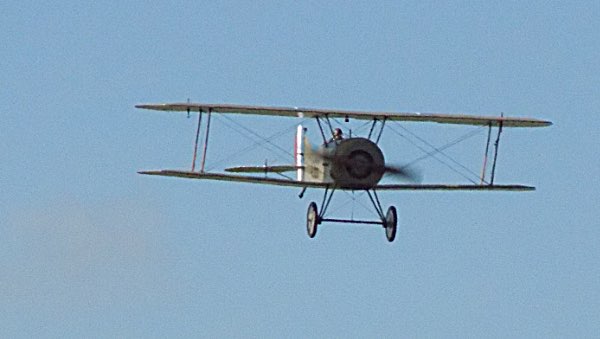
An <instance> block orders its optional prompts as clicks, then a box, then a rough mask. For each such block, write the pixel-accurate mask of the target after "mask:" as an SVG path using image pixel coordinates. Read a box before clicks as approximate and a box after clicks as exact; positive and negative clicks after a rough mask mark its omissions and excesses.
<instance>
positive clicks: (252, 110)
mask: <svg viewBox="0 0 600 339" xmlns="http://www.w3.org/2000/svg"><path fill="white" fill-rule="evenodd" d="M135 107H137V108H143V109H151V110H158V111H179V112H187V111H190V112H198V111H204V112H206V111H208V110H211V111H212V112H218V113H238V114H254V115H271V116H284V117H307V118H313V117H326V116H327V117H329V118H343V119H346V118H348V119H362V120H373V119H377V120H384V119H385V120H393V121H414V122H435V123H440V124H458V125H484V126H487V125H490V124H491V125H492V126H499V125H500V123H502V126H503V127H544V126H550V125H552V123H551V122H550V121H545V120H539V119H532V118H519V117H498V116H495V117H494V116H475V115H466V114H441V113H407V112H405V113H400V112H399V113H394V112H362V111H344V110H330V109H312V108H298V107H265V106H245V105H230V104H198V103H172V104H141V105H136V106H135Z"/></svg>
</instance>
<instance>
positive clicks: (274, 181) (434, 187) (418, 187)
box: [139, 170, 535, 191]
mask: <svg viewBox="0 0 600 339" xmlns="http://www.w3.org/2000/svg"><path fill="white" fill-rule="evenodd" d="M139 173H140V174H148V175H160V176H165V177H179V178H189V179H208V180H220V181H235V182H246V183H254V184H266V185H277V186H288V187H300V188H305V187H306V188H331V187H332V186H333V185H332V184H331V183H324V182H308V181H296V180H289V179H279V178H265V177H255V176H242V175H231V174H223V173H199V172H188V171H178V170H160V171H143V172H139ZM375 189H376V190H380V191H384V190H385V191H389V190H409V191H533V190H535V187H531V186H524V185H493V186H491V185H443V184H425V185H423V184H400V185H377V186H376V187H375Z"/></svg>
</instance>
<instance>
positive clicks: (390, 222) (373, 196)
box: [306, 187, 398, 242]
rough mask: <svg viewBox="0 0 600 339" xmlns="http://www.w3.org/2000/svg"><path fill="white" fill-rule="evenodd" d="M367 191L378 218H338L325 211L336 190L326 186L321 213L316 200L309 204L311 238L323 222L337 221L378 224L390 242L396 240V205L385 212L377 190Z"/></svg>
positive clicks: (308, 216)
mask: <svg viewBox="0 0 600 339" xmlns="http://www.w3.org/2000/svg"><path fill="white" fill-rule="evenodd" d="M365 191H366V193H367V195H368V196H369V198H370V200H371V202H372V203H373V207H374V208H375V211H376V212H377V215H378V217H379V218H378V220H355V219H337V218H328V217H326V214H325V213H326V212H327V208H328V206H329V203H330V202H331V198H332V196H333V193H334V192H335V187H333V188H332V189H331V190H330V189H329V187H326V188H325V195H324V196H323V203H322V205H321V208H320V210H321V212H320V213H319V208H317V204H316V203H315V202H314V201H313V202H311V203H310V204H309V205H308V210H307V211H306V233H308V236H309V237H310V238H314V237H315V236H316V235H317V227H318V226H319V225H320V224H321V223H323V222H336V223H344V224H360V225H378V226H381V227H383V229H384V230H385V237H386V238H387V240H388V241H389V242H392V241H394V239H395V238H396V230H397V225H398V213H397V212H396V207H394V206H390V207H389V208H388V210H387V213H386V214H383V208H382V206H381V203H380V202H379V197H378V196H377V192H376V191H375V190H365Z"/></svg>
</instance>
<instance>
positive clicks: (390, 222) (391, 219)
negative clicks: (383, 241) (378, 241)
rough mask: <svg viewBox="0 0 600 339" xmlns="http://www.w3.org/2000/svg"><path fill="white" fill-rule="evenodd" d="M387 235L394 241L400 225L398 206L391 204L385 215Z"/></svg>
mask: <svg viewBox="0 0 600 339" xmlns="http://www.w3.org/2000/svg"><path fill="white" fill-rule="evenodd" d="M384 226H385V237H386V238H387V240H388V241H389V242H392V241H394V239H395V238H396V228H397V226H398V214H397V213H396V207H394V206H390V208H388V210H387V213H386V215H385V225H384Z"/></svg>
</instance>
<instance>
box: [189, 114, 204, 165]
mask: <svg viewBox="0 0 600 339" xmlns="http://www.w3.org/2000/svg"><path fill="white" fill-rule="evenodd" d="M189 116H190V109H189V108H188V117H189ZM201 126H202V108H200V109H198V127H197V128H196V142H195V143H194V158H193V159H192V172H193V171H194V169H195V168H196V154H198V137H199V136H200V127H201Z"/></svg>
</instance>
